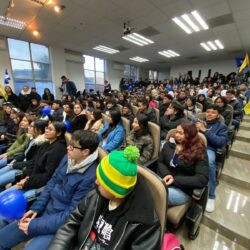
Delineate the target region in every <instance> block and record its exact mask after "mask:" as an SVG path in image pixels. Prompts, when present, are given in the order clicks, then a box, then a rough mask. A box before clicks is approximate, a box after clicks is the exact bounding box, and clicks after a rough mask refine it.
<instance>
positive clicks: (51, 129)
mask: <svg viewBox="0 0 250 250" xmlns="http://www.w3.org/2000/svg"><path fill="white" fill-rule="evenodd" d="M45 130H48V131H49V132H52V131H56V130H55V129H53V128H49V127H45Z"/></svg>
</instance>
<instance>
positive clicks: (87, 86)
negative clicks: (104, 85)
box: [85, 83, 96, 91]
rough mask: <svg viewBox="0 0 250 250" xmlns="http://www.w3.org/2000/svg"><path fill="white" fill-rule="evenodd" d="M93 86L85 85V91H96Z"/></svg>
mask: <svg viewBox="0 0 250 250" xmlns="http://www.w3.org/2000/svg"><path fill="white" fill-rule="evenodd" d="M95 86H96V85H95V84H87V83H86V84H85V89H87V90H88V91H90V90H91V89H93V90H94V91H96V89H95Z"/></svg>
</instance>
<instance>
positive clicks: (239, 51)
mask: <svg viewBox="0 0 250 250" xmlns="http://www.w3.org/2000/svg"><path fill="white" fill-rule="evenodd" d="M228 53H230V54H242V53H244V51H243V50H240V49H238V50H229V51H228Z"/></svg>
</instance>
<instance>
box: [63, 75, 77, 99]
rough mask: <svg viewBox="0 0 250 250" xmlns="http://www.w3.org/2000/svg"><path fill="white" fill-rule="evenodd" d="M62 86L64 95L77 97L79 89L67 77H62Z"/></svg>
mask: <svg viewBox="0 0 250 250" xmlns="http://www.w3.org/2000/svg"><path fill="white" fill-rule="evenodd" d="M61 80H62V85H61V87H60V88H59V89H60V90H61V92H62V95H71V96H76V93H77V88H76V85H75V83H74V82H72V81H70V80H69V79H68V78H67V77H66V76H62V77H61Z"/></svg>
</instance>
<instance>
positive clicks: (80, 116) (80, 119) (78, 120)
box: [71, 104, 88, 133]
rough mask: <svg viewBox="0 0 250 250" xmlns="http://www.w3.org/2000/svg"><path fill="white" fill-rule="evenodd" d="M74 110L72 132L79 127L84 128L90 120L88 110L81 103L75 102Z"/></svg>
mask: <svg viewBox="0 0 250 250" xmlns="http://www.w3.org/2000/svg"><path fill="white" fill-rule="evenodd" d="M73 111H74V117H73V119H72V120H71V133H73V132H74V131H76V130H79V129H84V128H85V126H86V123H87V121H88V118H87V115H86V112H85V110H84V109H83V106H82V105H81V104H75V105H74V109H73Z"/></svg>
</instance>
